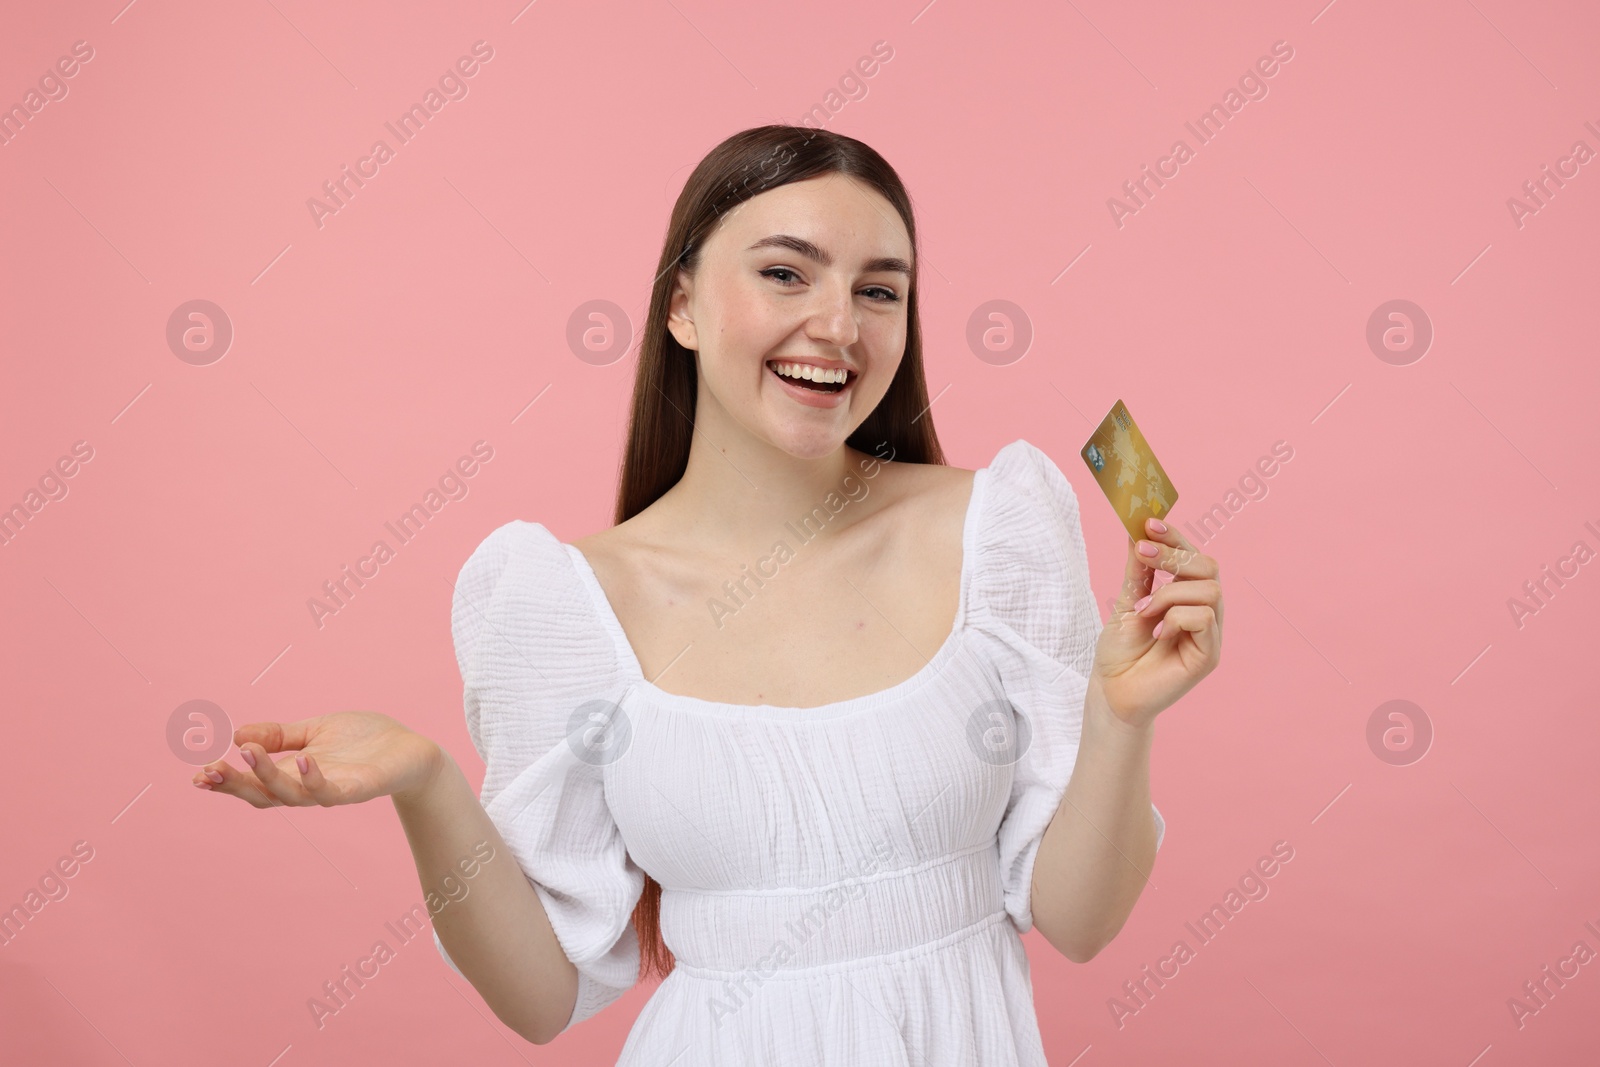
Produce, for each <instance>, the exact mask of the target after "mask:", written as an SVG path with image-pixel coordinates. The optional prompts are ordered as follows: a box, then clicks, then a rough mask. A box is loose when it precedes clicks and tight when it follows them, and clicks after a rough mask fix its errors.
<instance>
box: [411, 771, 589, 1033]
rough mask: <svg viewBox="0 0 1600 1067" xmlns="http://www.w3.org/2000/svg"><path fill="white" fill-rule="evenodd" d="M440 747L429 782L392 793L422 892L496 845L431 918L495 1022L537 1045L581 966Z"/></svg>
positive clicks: (550, 1029) (562, 1013) (567, 1001)
mask: <svg viewBox="0 0 1600 1067" xmlns="http://www.w3.org/2000/svg"><path fill="white" fill-rule="evenodd" d="M436 747H438V746H436ZM438 751H439V763H438V767H437V770H436V771H435V772H434V773H433V775H432V776H431V778H430V779H429V780H428V781H426V782H425V783H424V784H422V785H420V786H418V787H416V788H415V789H412V790H406V791H402V792H396V793H394V794H393V796H394V809H395V812H396V813H397V814H398V815H399V816H400V824H401V825H402V826H403V827H405V831H406V839H407V840H408V841H409V842H410V843H411V855H412V857H413V858H414V859H415V860H416V863H417V877H418V879H419V880H420V881H421V883H422V892H423V894H424V896H427V895H429V894H439V895H441V896H442V895H444V891H443V888H442V887H443V885H444V883H445V879H446V878H447V877H454V878H455V879H456V880H457V881H459V880H460V870H459V868H458V864H460V863H461V861H462V860H463V859H468V858H470V857H472V856H474V854H475V853H474V847H475V846H477V845H478V844H479V843H480V842H483V841H488V842H489V844H490V845H492V846H493V847H494V853H493V857H494V858H493V859H491V860H490V861H488V862H486V863H483V864H482V866H481V868H480V870H479V872H478V874H477V875H476V876H475V877H474V878H473V879H472V888H471V891H470V892H468V893H467V894H466V895H465V896H464V897H462V898H460V899H459V900H452V901H450V903H449V904H447V905H446V906H445V907H444V908H443V909H442V910H440V911H439V913H438V914H437V915H435V916H434V917H433V928H434V930H435V931H436V932H437V933H438V935H439V941H440V942H441V943H442V944H443V945H444V949H445V951H446V952H448V953H449V954H450V959H451V961H452V962H454V963H455V965H456V967H457V968H458V969H459V970H460V971H461V973H462V974H463V975H464V976H465V977H466V979H467V981H469V982H471V983H472V986H473V988H474V989H476V990H477V991H478V993H479V995H481V996H482V997H483V999H484V1002H485V1003H487V1004H488V1005H489V1007H490V1009H491V1010H493V1011H494V1013H495V1015H496V1016H497V1017H498V1018H499V1019H500V1021H501V1022H503V1023H505V1024H506V1025H507V1026H509V1027H510V1028H511V1029H512V1030H514V1031H516V1033H517V1034H519V1035H520V1036H522V1037H524V1038H526V1039H527V1040H529V1041H531V1042H533V1043H534V1044H536V1045H542V1044H545V1043H546V1042H548V1041H550V1040H552V1039H554V1038H555V1036H556V1035H557V1034H559V1033H561V1031H562V1030H563V1029H564V1028H565V1027H566V1025H567V1021H568V1020H569V1019H570V1018H571V1017H572V1010H573V1006H574V1004H575V1003H576V1002H577V999H578V970H577V968H576V967H574V966H573V965H572V962H571V961H570V960H568V959H567V956H566V953H565V951H563V949H562V948H561V943H560V942H559V941H558V940H556V935H555V930H554V929H553V928H552V927H551V925H550V917H549V916H548V915H547V914H546V912H545V909H544V904H543V903H542V902H541V901H540V900H539V896H538V894H537V893H535V892H534V889H533V886H532V884H531V883H529V881H528V879H527V877H526V876H525V875H524V874H523V872H522V868H521V867H520V866H519V865H518V864H517V862H516V860H515V859H514V858H513V857H512V854H511V850H510V849H509V848H507V847H506V843H505V840H504V839H503V838H502V837H501V836H500V831H499V830H497V829H496V828H495V825H494V823H493V822H492V821H491V820H490V819H489V814H488V812H486V811H484V809H483V805H482V804H481V803H479V801H478V798H477V796H475V795H474V794H473V792H472V786H471V785H470V784H469V783H468V782H467V779H466V776H465V775H464V774H462V772H461V768H460V767H459V766H457V765H456V761H455V760H454V759H453V758H451V756H450V754H449V752H447V751H445V750H444V749H443V748H439V749H438Z"/></svg>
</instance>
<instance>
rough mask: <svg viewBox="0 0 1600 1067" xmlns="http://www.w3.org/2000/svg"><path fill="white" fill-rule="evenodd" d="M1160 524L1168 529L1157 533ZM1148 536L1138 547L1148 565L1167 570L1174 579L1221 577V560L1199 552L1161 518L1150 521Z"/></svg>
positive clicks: (1147, 523) (1141, 556) (1140, 556)
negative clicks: (1219, 563)
mask: <svg viewBox="0 0 1600 1067" xmlns="http://www.w3.org/2000/svg"><path fill="white" fill-rule="evenodd" d="M1157 525H1161V526H1165V527H1166V529H1165V530H1163V531H1162V532H1160V533H1157V532H1156V529H1155V527H1156V526H1157ZM1145 535H1146V536H1145V538H1144V539H1143V540H1141V541H1139V543H1138V548H1139V558H1140V559H1141V560H1143V561H1144V562H1145V563H1146V564H1147V565H1149V566H1152V567H1154V568H1155V569H1157V570H1162V571H1166V572H1167V573H1168V574H1170V575H1172V577H1173V579H1174V580H1176V579H1186V578H1215V577H1217V576H1218V573H1219V568H1218V566H1217V561H1216V560H1215V559H1213V558H1211V557H1210V556H1208V555H1206V554H1205V553H1203V552H1200V551H1199V550H1197V549H1196V548H1195V547H1194V546H1193V545H1191V544H1190V543H1189V539H1188V538H1186V537H1184V536H1183V535H1182V534H1180V533H1179V532H1178V530H1177V528H1176V527H1174V526H1172V525H1170V524H1168V523H1163V522H1161V520H1159V519H1146V520H1145Z"/></svg>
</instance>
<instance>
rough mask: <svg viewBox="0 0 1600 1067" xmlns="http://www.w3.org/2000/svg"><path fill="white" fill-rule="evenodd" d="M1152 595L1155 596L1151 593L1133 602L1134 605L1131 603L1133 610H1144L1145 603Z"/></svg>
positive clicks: (1148, 601)
mask: <svg viewBox="0 0 1600 1067" xmlns="http://www.w3.org/2000/svg"><path fill="white" fill-rule="evenodd" d="M1153 596H1155V594H1154V593H1151V594H1150V595H1149V596H1146V597H1145V598H1144V599H1143V600H1140V601H1137V602H1135V603H1134V605H1133V610H1134V611H1143V610H1144V606H1145V605H1146V604H1148V603H1150V598H1151V597H1153Z"/></svg>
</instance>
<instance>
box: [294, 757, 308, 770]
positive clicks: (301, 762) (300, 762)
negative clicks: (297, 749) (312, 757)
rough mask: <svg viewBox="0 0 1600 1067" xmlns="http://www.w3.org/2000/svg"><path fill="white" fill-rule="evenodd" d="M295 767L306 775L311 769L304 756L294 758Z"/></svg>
mask: <svg viewBox="0 0 1600 1067" xmlns="http://www.w3.org/2000/svg"><path fill="white" fill-rule="evenodd" d="M294 765H295V766H296V767H299V768H300V773H301V774H304V773H306V772H307V771H309V770H310V769H311V764H310V763H309V762H307V760H306V758H305V757H304V756H296V757H295V758H294Z"/></svg>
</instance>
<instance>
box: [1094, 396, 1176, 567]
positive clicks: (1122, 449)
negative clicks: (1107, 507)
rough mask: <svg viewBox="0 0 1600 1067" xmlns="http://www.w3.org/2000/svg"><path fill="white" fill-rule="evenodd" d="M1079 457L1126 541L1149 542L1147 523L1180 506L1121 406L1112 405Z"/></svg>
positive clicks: (1159, 465) (1136, 427) (1167, 481)
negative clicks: (1108, 503) (1114, 511)
mask: <svg viewBox="0 0 1600 1067" xmlns="http://www.w3.org/2000/svg"><path fill="white" fill-rule="evenodd" d="M1080 455H1082V456H1083V461H1084V462H1085V463H1087V464H1088V465H1089V470H1090V472H1091V473H1093V474H1094V480H1095V481H1097V482H1099V483H1100V488H1101V490H1103V491H1104V492H1105V494H1106V499H1107V500H1109V501H1111V506H1112V507H1114V508H1116V509H1117V518H1119V519H1121V520H1122V525H1124V526H1126V527H1127V528H1128V536H1129V537H1131V538H1133V539H1134V540H1135V541H1143V540H1148V539H1149V535H1148V534H1147V533H1146V532H1145V528H1144V523H1145V520H1146V519H1150V518H1156V519H1159V518H1161V517H1163V516H1164V515H1166V514H1167V512H1169V511H1171V510H1172V505H1174V504H1176V503H1177V502H1178V490H1177V489H1175V488H1174V487H1173V485H1172V479H1171V478H1168V477H1167V472H1166V471H1164V470H1162V469H1161V464H1160V463H1159V462H1158V461H1157V460H1156V454H1155V453H1154V452H1152V451H1150V445H1149V444H1148V443H1147V442H1146V441H1145V439H1144V434H1142V433H1140V432H1139V427H1138V426H1136V425H1134V422H1133V416H1132V415H1129V414H1128V408H1127V406H1126V405H1125V404H1123V402H1122V401H1120V400H1118V401H1117V402H1116V403H1115V404H1113V405H1111V410H1110V412H1108V413H1107V414H1106V417H1105V420H1104V421H1102V422H1101V423H1100V428H1099V429H1097V430H1095V432H1094V435H1093V436H1092V437H1090V438H1089V441H1088V443H1087V444H1085V445H1084V446H1083V451H1082V452H1081V453H1080Z"/></svg>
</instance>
